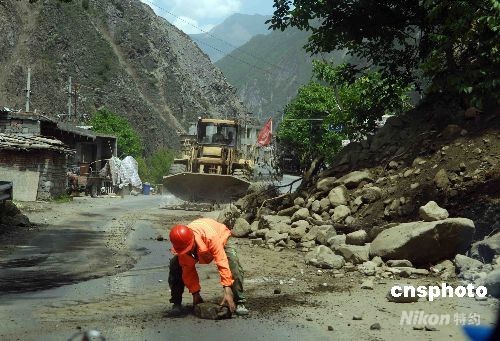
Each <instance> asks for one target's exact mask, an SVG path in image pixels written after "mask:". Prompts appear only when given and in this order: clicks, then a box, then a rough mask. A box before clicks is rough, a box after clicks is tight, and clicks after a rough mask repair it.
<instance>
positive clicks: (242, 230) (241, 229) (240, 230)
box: [231, 218, 252, 238]
mask: <svg viewBox="0 0 500 341" xmlns="http://www.w3.org/2000/svg"><path fill="white" fill-rule="evenodd" d="M250 232H252V228H251V227H250V224H249V223H248V221H246V220H245V219H243V218H236V220H235V222H234V226H233V229H232V230H231V235H232V236H234V237H238V238H241V237H246V236H247V235H249V234H250Z"/></svg>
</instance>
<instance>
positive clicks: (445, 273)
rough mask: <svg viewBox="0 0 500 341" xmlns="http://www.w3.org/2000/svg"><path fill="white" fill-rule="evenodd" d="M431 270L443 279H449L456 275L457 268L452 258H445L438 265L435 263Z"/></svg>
mask: <svg viewBox="0 0 500 341" xmlns="http://www.w3.org/2000/svg"><path fill="white" fill-rule="evenodd" d="M431 270H432V271H433V272H435V273H437V274H439V276H440V277H441V279H443V280H448V279H450V278H454V277H456V268H455V265H454V264H453V262H452V261H451V260H448V259H446V260H444V261H442V262H440V263H438V264H436V265H434V266H433V267H432V268H431Z"/></svg>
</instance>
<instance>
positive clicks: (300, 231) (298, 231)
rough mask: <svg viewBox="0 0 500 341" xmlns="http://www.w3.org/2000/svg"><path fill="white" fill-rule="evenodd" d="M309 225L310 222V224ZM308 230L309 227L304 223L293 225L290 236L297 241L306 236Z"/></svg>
mask: <svg viewBox="0 0 500 341" xmlns="http://www.w3.org/2000/svg"><path fill="white" fill-rule="evenodd" d="M306 223H307V222H306ZM308 226H309V224H308ZM306 230H307V228H306V226H305V225H303V224H301V225H298V226H297V227H292V228H291V229H290V238H291V239H293V240H295V241H300V240H301V239H302V238H303V237H304V236H305V234H306Z"/></svg>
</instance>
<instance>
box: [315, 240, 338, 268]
mask: <svg viewBox="0 0 500 341" xmlns="http://www.w3.org/2000/svg"><path fill="white" fill-rule="evenodd" d="M306 263H307V264H311V265H314V266H316V267H319V268H324V269H340V268H342V267H343V266H344V264H345V261H344V259H343V258H342V257H340V256H338V255H336V254H335V253H333V251H332V250H330V249H329V248H328V247H327V246H324V245H320V246H317V247H316V248H315V249H314V250H313V251H311V252H309V253H308V254H307V255H306Z"/></svg>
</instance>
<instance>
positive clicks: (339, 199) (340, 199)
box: [328, 186, 349, 207]
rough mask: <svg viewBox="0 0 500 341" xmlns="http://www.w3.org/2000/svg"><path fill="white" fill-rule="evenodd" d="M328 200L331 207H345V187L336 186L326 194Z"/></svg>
mask: <svg viewBox="0 0 500 341" xmlns="http://www.w3.org/2000/svg"><path fill="white" fill-rule="evenodd" d="M328 200H329V201H330V204H331V205H332V206H333V207H337V206H339V205H347V202H348V201H349V193H348V192H347V188H346V187H345V186H337V187H335V188H333V189H332V190H331V191H330V193H328Z"/></svg>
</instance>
